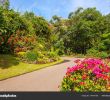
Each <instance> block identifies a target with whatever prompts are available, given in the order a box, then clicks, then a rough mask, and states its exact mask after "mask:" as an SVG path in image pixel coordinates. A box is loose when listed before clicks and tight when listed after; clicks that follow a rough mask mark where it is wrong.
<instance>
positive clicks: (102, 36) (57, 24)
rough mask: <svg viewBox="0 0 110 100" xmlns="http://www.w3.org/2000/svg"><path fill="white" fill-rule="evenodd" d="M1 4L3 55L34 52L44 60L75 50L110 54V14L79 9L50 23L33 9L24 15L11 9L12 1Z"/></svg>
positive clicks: (0, 2)
mask: <svg viewBox="0 0 110 100" xmlns="http://www.w3.org/2000/svg"><path fill="white" fill-rule="evenodd" d="M0 4H1V5H0V53H1V54H10V53H11V54H16V55H18V53H19V54H20V52H25V53H26V54H28V53H27V52H31V53H30V54H33V53H34V54H37V57H36V58H37V60H40V61H41V60H42V59H44V60H45V59H46V60H47V59H50V58H51V57H52V59H51V60H53V59H56V57H58V55H63V54H73V53H76V54H77V53H79V54H87V55H89V56H96V57H102V58H106V57H109V55H110V14H108V15H102V14H101V13H100V12H99V11H98V10H97V9H96V8H87V9H83V8H78V9H77V10H76V11H75V12H71V13H70V14H69V16H68V19H63V18H62V17H59V16H57V15H55V16H53V17H52V19H51V20H50V21H49V22H48V21H47V20H45V19H44V18H43V17H40V16H36V15H35V14H34V13H33V12H25V13H24V14H20V13H19V12H16V11H14V10H13V9H10V7H9V0H4V1H3V0H0ZM96 53H97V55H96ZM20 57H21V56H20ZM29 57H30V56H29ZM21 58H24V57H21ZM23 60H24V59H23Z"/></svg>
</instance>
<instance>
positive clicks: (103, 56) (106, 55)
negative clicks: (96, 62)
mask: <svg viewBox="0 0 110 100" xmlns="http://www.w3.org/2000/svg"><path fill="white" fill-rule="evenodd" d="M99 57H100V58H107V57H109V55H108V54H107V53H106V52H101V53H100V55H99Z"/></svg>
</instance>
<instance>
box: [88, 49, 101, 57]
mask: <svg viewBox="0 0 110 100" xmlns="http://www.w3.org/2000/svg"><path fill="white" fill-rule="evenodd" d="M87 56H93V57H99V51H98V50H96V49H94V48H91V49H89V50H88V51H87Z"/></svg>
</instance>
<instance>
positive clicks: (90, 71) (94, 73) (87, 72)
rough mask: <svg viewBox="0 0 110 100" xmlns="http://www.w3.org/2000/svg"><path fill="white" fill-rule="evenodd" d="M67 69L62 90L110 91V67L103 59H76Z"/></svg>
mask: <svg viewBox="0 0 110 100" xmlns="http://www.w3.org/2000/svg"><path fill="white" fill-rule="evenodd" d="M75 62H76V63H77V64H76V65H75V66H73V67H71V68H68V69H67V73H66V75H65V76H64V78H63V81H62V84H61V91H73V92H106V91H110V90H109V88H110V67H109V66H108V65H107V64H106V63H105V62H104V61H102V60H101V59H84V60H83V61H80V60H76V61H75Z"/></svg>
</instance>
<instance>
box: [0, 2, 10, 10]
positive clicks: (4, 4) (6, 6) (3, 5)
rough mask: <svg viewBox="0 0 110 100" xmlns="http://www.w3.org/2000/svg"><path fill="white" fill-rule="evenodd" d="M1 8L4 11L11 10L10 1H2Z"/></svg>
mask: <svg viewBox="0 0 110 100" xmlns="http://www.w3.org/2000/svg"><path fill="white" fill-rule="evenodd" d="M0 6H1V7H3V8H4V9H9V6H10V2H9V0H0Z"/></svg>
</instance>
